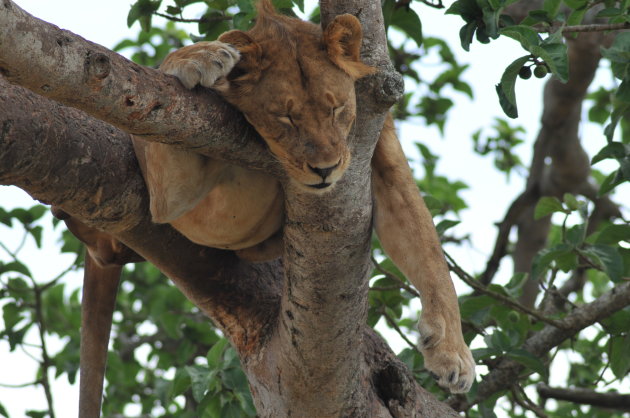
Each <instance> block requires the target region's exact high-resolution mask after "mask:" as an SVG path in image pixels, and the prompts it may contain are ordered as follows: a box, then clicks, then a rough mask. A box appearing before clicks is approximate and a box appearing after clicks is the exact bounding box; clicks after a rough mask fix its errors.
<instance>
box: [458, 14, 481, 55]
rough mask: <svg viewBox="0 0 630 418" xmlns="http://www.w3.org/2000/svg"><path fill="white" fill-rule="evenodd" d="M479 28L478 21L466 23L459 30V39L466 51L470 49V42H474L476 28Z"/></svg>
mask: <svg viewBox="0 0 630 418" xmlns="http://www.w3.org/2000/svg"><path fill="white" fill-rule="evenodd" d="M476 29H477V22H474V21H473V22H469V23H466V24H465V25H464V26H462V28H461V29H460V30H459V39H460V42H461V44H462V48H463V49H464V51H470V44H471V43H472V40H473V36H474V35H475V30H476Z"/></svg>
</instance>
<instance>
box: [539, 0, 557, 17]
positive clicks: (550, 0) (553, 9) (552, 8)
mask: <svg viewBox="0 0 630 418" xmlns="http://www.w3.org/2000/svg"><path fill="white" fill-rule="evenodd" d="M560 3H561V0H545V2H544V3H543V10H545V11H546V12H547V13H548V14H549V16H551V17H554V16H555V15H557V14H558V10H560Z"/></svg>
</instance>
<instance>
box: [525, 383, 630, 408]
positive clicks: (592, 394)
mask: <svg viewBox="0 0 630 418" xmlns="http://www.w3.org/2000/svg"><path fill="white" fill-rule="evenodd" d="M536 389H537V390H538V394H539V395H540V397H541V398H545V399H548V398H552V399H558V400H561V401H568V402H573V403H578V404H584V405H593V406H597V407H600V408H611V409H620V410H622V411H630V395H624V394H621V393H616V392H605V393H602V392H596V391H594V390H590V389H582V388H571V389H565V388H553V387H549V386H547V385H545V384H544V383H541V384H539V385H538V386H537V387H536Z"/></svg>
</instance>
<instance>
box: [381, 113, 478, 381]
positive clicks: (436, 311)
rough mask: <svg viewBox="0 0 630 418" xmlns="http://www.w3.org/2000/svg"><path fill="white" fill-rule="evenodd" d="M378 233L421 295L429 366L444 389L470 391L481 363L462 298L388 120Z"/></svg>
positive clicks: (422, 331)
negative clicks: (465, 333) (466, 329)
mask: <svg viewBox="0 0 630 418" xmlns="http://www.w3.org/2000/svg"><path fill="white" fill-rule="evenodd" d="M372 187H373V192H374V199H375V206H376V207H375V227H376V233H377V235H378V237H379V239H380V241H381V244H382V245H383V248H384V249H385V252H386V253H387V254H388V255H389V257H390V258H391V259H392V261H393V262H394V263H395V264H396V266H398V268H399V269H400V271H402V272H403V273H404V274H405V276H406V277H407V278H408V279H409V280H410V281H411V283H413V285H414V286H415V287H416V289H418V291H419V292H420V300H421V302H422V316H421V318H420V323H419V325H418V327H419V329H420V334H421V344H420V349H421V351H422V354H423V355H424V364H425V367H426V368H427V369H428V370H429V371H430V372H431V373H433V374H434V375H435V376H436V379H437V380H438V383H439V384H440V386H443V387H446V388H448V389H449V390H450V391H451V392H453V393H462V392H467V391H468V390H469V389H470V387H471V385H472V383H473V381H474V378H475V364H474V360H473V357H472V355H471V353H470V350H469V349H468V347H467V346H466V343H465V342H464V339H463V337H462V329H461V322H460V321H461V320H460V314H459V306H458V303H457V295H456V293H455V288H454V287H453V283H452V281H451V278H450V274H449V271H448V267H447V265H446V261H445V259H444V255H443V253H442V248H441V246H440V241H439V238H438V236H437V233H436V231H435V228H434V226H433V220H432V218H431V215H430V213H429V211H428V209H427V208H426V206H425V204H424V201H423V200H422V197H421V196H420V193H419V191H418V188H417V186H416V184H415V182H414V180H413V177H412V175H411V171H410V169H409V166H408V164H407V159H406V157H405V155H404V153H403V151H402V148H401V146H400V143H399V142H398V139H397V138H396V135H395V133H394V126H393V121H392V119H391V116H388V118H387V120H386V122H385V126H384V128H383V131H382V132H381V137H380V138H379V141H378V143H377V145H376V150H375V152H374V157H373V158H372Z"/></svg>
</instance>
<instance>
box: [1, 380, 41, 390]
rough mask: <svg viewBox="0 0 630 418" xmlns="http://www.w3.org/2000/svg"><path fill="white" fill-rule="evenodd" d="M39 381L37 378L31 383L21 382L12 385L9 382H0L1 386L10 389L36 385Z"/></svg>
mask: <svg viewBox="0 0 630 418" xmlns="http://www.w3.org/2000/svg"><path fill="white" fill-rule="evenodd" d="M38 383H39V381H38V380H36V381H34V382H30V383H22V384H19V385H11V384H8V383H0V387H3V388H8V389H22V388H27V387H29V386H33V385H36V384H38Z"/></svg>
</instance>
